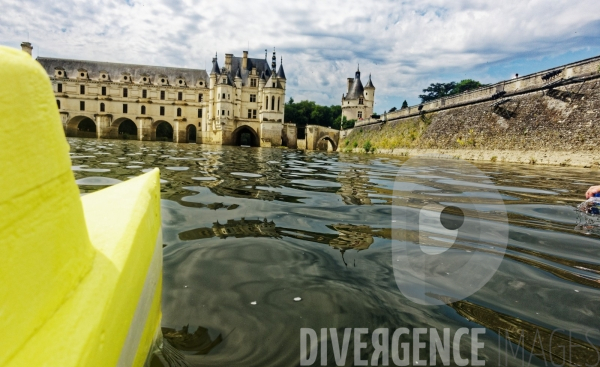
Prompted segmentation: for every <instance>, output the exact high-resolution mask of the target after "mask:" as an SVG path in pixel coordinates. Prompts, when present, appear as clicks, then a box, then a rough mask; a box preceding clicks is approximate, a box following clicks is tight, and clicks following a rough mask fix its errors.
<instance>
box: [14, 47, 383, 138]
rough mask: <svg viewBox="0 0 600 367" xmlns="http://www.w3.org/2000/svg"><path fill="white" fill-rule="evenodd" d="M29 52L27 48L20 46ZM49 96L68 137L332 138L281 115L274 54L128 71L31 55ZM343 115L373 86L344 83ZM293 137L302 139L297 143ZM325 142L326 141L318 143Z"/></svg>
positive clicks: (363, 103)
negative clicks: (48, 85)
mask: <svg viewBox="0 0 600 367" xmlns="http://www.w3.org/2000/svg"><path fill="white" fill-rule="evenodd" d="M21 47H22V49H23V51H25V52H27V53H29V54H30V55H31V54H32V49H33V47H32V45H31V44H30V43H29V42H23V43H22V44H21ZM36 60H37V61H38V62H39V63H40V64H41V65H42V66H43V67H44V69H45V70H46V72H47V73H48V76H49V77H50V81H51V83H52V88H53V90H54V93H55V96H56V103H57V106H58V110H59V113H60V117H61V120H62V123H63V126H64V129H65V133H66V135H67V136H70V137H90V138H108V139H118V138H127V139H137V140H166V141H173V142H176V143H186V142H189V143H204V144H222V145H250V146H280V145H285V146H288V147H294V148H295V147H296V146H298V147H304V148H308V149H312V148H311V147H314V148H317V145H322V144H325V146H324V147H325V149H326V147H327V141H329V142H330V144H333V147H334V148H335V146H336V145H337V139H338V137H339V136H338V135H337V132H332V131H327V130H331V129H327V128H325V127H320V126H315V127H314V128H310V127H306V134H305V131H304V128H305V127H301V129H302V130H303V131H302V132H301V134H300V135H302V136H297V135H298V134H297V128H296V125H295V124H294V122H293V121H292V122H286V121H285V114H284V104H285V91H286V76H285V72H284V70H283V65H282V63H281V62H280V64H279V68H277V59H276V54H275V51H273V56H272V60H271V64H270V65H269V63H268V61H267V54H266V53H265V58H264V59H259V58H250V57H248V51H243V56H242V57H236V56H233V55H232V54H225V66H224V67H219V64H218V62H217V57H216V55H215V57H214V58H213V60H212V69H211V71H210V73H207V71H206V70H202V69H186V68H176V67H164V66H149V65H134V64H122V63H112V62H101V61H85V60H72V59H56V58H47V57H37V59H36ZM347 87H348V91H347V93H346V94H345V95H342V116H344V117H346V118H347V119H348V120H353V119H355V120H361V119H363V118H367V117H369V116H370V115H371V114H372V113H373V103H374V98H375V87H374V86H373V83H372V82H371V77H370V76H369V81H368V83H367V85H366V86H364V87H363V84H362V82H361V80H360V71H358V70H357V71H356V74H355V77H354V78H348V86H347ZM297 138H300V139H303V140H304V139H305V140H304V141H297ZM325 140H327V141H325Z"/></svg>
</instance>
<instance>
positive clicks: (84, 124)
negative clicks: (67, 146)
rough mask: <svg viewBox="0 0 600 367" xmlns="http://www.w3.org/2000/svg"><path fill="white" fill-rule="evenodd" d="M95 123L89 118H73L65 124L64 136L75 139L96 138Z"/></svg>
mask: <svg viewBox="0 0 600 367" xmlns="http://www.w3.org/2000/svg"><path fill="white" fill-rule="evenodd" d="M97 131H98V129H97V126H96V122H94V119H93V118H92V117H90V116H75V117H73V118H71V119H70V120H69V121H68V122H67V124H66V131H65V135H66V136H68V137H77V138H97V137H98V132H97Z"/></svg>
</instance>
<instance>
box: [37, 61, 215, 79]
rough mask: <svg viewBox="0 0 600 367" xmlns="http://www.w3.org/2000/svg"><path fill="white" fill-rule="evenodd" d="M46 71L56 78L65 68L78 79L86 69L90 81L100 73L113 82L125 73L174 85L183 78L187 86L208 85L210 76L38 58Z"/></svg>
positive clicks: (180, 70) (193, 71)
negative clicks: (58, 70)
mask: <svg viewBox="0 0 600 367" xmlns="http://www.w3.org/2000/svg"><path fill="white" fill-rule="evenodd" d="M36 60H37V61H38V62H39V63H40V64H41V65H42V67H44V69H45V70H46V73H48V75H49V76H54V70H55V69H57V68H58V69H60V68H63V69H64V70H65V72H66V75H67V77H68V78H76V77H77V74H78V70H79V69H85V70H87V72H88V77H89V78H90V79H98V78H99V77H100V72H101V71H102V72H106V73H108V75H109V77H110V78H111V80H118V79H120V77H121V75H123V73H129V75H131V77H132V79H133V80H134V81H137V80H138V79H139V78H140V77H142V76H149V77H150V80H151V81H152V82H155V81H156V79H157V78H158V77H159V75H161V76H162V75H164V76H166V77H167V78H168V80H169V83H170V84H174V82H175V79H176V78H179V77H182V78H184V79H185V81H186V84H187V85H195V84H196V82H197V81H198V80H203V81H204V82H206V83H208V81H209V80H208V74H207V73H206V70H202V69H186V68H174V67H167V66H152V65H137V64H123V63H116V62H104V61H87V60H73V59H55V58H49V57H38V58H37V59H36Z"/></svg>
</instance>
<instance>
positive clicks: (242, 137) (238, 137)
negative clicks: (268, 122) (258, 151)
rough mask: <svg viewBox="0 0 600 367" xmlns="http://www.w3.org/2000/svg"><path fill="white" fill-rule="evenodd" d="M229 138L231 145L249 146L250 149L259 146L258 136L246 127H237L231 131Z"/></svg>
mask: <svg viewBox="0 0 600 367" xmlns="http://www.w3.org/2000/svg"><path fill="white" fill-rule="evenodd" d="M231 136H232V142H233V145H249V146H251V147H259V146H260V140H259V138H258V134H257V133H256V131H254V129H253V128H251V127H250V126H248V125H242V126H240V127H238V128H237V129H235V130H234V131H233V133H232V134H231Z"/></svg>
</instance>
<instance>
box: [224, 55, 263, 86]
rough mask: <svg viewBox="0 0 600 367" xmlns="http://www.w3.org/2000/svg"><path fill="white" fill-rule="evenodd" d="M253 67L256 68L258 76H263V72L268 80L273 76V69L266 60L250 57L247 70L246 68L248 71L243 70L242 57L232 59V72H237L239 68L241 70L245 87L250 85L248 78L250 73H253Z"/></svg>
mask: <svg viewBox="0 0 600 367" xmlns="http://www.w3.org/2000/svg"><path fill="white" fill-rule="evenodd" d="M253 67H256V74H257V76H258V75H261V73H262V72H263V71H264V73H265V77H266V78H269V77H270V76H271V69H269V63H268V62H267V60H265V59H255V58H251V57H249V58H248V65H247V68H246V70H244V69H243V68H242V58H241V57H237V56H233V57H232V58H231V70H236V69H238V68H239V69H240V74H241V77H242V83H243V84H244V85H250V83H249V82H248V76H249V75H250V71H252V68H253Z"/></svg>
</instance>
